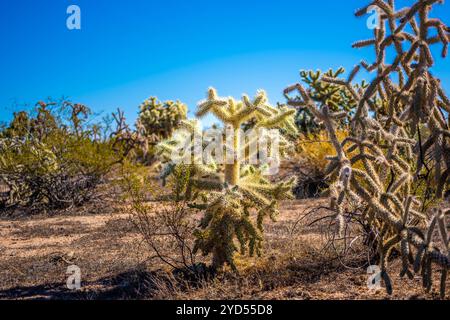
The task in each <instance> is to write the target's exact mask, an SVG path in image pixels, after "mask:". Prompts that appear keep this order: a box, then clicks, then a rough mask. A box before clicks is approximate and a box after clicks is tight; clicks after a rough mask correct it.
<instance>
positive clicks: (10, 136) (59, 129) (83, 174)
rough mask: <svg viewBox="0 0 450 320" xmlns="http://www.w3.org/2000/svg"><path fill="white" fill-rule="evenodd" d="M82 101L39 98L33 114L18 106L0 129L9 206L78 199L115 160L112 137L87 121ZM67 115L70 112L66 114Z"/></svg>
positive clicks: (0, 166) (0, 172)
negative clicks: (107, 137) (100, 133)
mask: <svg viewBox="0 0 450 320" xmlns="http://www.w3.org/2000/svg"><path fill="white" fill-rule="evenodd" d="M89 114H90V110H89V109H88V108H87V107H86V106H84V105H81V104H73V103H70V102H67V101H63V102H58V103H56V102H51V103H44V102H40V103H38V104H37V108H36V111H35V115H33V114H32V113H30V112H25V111H22V112H18V113H16V114H15V115H14V118H13V120H12V122H11V124H10V125H9V126H7V127H6V128H4V130H3V131H2V132H1V133H0V150H1V152H0V177H1V180H2V181H3V184H4V185H6V186H7V189H8V190H9V192H8V197H7V198H8V199H7V200H6V201H5V203H4V206H5V207H6V208H14V207H18V206H19V207H23V208H27V209H33V208H36V209H39V208H49V209H61V208H68V207H70V206H74V205H75V206H76V205H80V204H82V203H84V202H86V201H87V200H89V199H90V198H91V196H92V195H93V192H92V191H93V189H94V188H95V187H96V186H97V185H98V184H99V183H101V181H102V178H103V177H104V176H105V174H107V173H108V172H109V170H110V169H111V167H112V165H113V164H114V163H115V162H116V161H117V158H116V154H115V153H114V152H113V150H112V148H111V143H110V142H109V141H106V140H100V139H97V138H99V137H98V136H97V138H94V136H95V135H96V134H97V133H98V132H97V131H96V130H97V129H98V126H96V127H90V126H85V121H86V119H87V118H88V116H89ZM65 115H67V117H64V116H65Z"/></svg>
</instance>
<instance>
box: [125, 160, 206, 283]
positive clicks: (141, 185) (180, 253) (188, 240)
mask: <svg viewBox="0 0 450 320" xmlns="http://www.w3.org/2000/svg"><path fill="white" fill-rule="evenodd" d="M120 185H121V187H122V188H123V189H124V191H125V193H124V195H125V199H124V200H126V207H127V210H128V212H129V214H130V219H131V222H132V223H133V225H134V226H135V230H136V231H137V232H138V233H139V234H140V235H141V236H142V239H143V240H144V241H145V243H146V245H147V247H148V248H149V249H150V251H151V253H152V257H151V258H155V259H159V260H160V261H161V262H163V263H164V264H166V265H167V266H169V267H171V268H172V269H173V270H174V271H180V270H183V271H185V272H191V273H192V274H193V275H198V276H200V275H201V274H200V273H201V270H200V266H201V265H200V264H198V263H197V260H198V259H197V256H196V254H195V253H194V250H193V249H194V236H193V233H194V230H195V228H196V226H197V225H198V218H197V217H198V215H197V210H196V209H193V208H190V207H189V206H188V205H187V202H186V201H183V200H182V199H178V201H177V199H172V200H175V201H161V194H163V193H164V191H163V190H162V187H161V186H160V185H159V184H158V183H157V181H155V179H153V177H152V176H151V175H150V174H149V171H148V169H147V168H146V167H143V166H139V165H136V164H131V163H129V162H126V163H124V166H123V167H122V174H121V181H120ZM149 186H151V187H150V188H149ZM178 187H179V185H178V184H171V185H170V187H169V189H172V188H178ZM173 194H176V191H175V190H174V191H173ZM197 269H198V270H197ZM203 271H205V270H203Z"/></svg>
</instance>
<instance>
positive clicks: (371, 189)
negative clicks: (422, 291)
mask: <svg viewBox="0 0 450 320" xmlns="http://www.w3.org/2000/svg"><path fill="white" fill-rule="evenodd" d="M441 2H442V1H437V0H418V1H417V2H415V3H414V4H413V5H412V6H411V7H408V8H404V9H401V10H396V8H395V4H394V1H393V0H388V1H383V0H374V1H372V2H371V3H370V4H369V5H368V6H366V7H364V8H362V9H360V10H358V11H357V13H356V15H357V16H360V15H363V14H364V13H365V12H366V10H367V8H369V7H370V6H376V7H377V8H378V10H379V11H380V12H381V15H380V20H381V21H380V26H379V28H377V29H375V32H374V38H373V39H369V40H364V41H359V42H357V43H355V44H354V45H353V46H354V47H356V48H361V47H366V46H374V47H375V53H376V60H375V62H374V63H373V64H369V63H367V62H365V61H362V62H361V64H360V65H358V66H356V67H355V68H354V69H353V71H352V72H351V73H350V76H349V77H348V78H347V79H339V78H337V77H330V76H323V77H322V78H321V80H322V81H323V82H326V83H330V84H335V85H340V86H342V87H344V88H346V89H347V90H348V91H349V92H350V93H351V95H352V96H353V99H354V101H355V102H356V111H355V113H354V115H353V117H352V119H351V125H350V130H349V131H350V132H349V136H348V137H347V138H346V139H344V140H343V141H338V139H337V136H336V127H337V125H338V123H339V119H340V118H341V117H342V116H344V115H342V114H341V113H340V112H334V111H333V105H332V104H331V105H330V103H329V102H327V101H320V102H317V101H315V100H314V99H313V97H312V96H311V94H310V93H309V92H308V91H307V90H305V89H304V88H303V86H302V85H301V84H296V85H293V86H290V87H289V88H287V89H286V92H285V93H286V95H287V96H288V97H290V99H289V103H290V104H291V105H293V106H302V107H306V108H308V109H309V110H310V111H311V112H312V113H313V114H314V116H315V117H316V118H317V119H319V120H320V121H322V122H323V124H324V125H325V127H326V129H327V131H328V134H329V137H330V140H331V141H332V143H333V146H334V148H335V150H336V156H333V157H330V158H329V160H330V163H329V166H328V168H327V174H329V175H330V176H332V177H335V181H336V182H335V183H334V184H333V186H332V190H331V206H332V207H333V208H334V209H335V210H336V219H337V221H338V222H339V223H343V220H344V219H342V212H343V210H344V206H345V205H346V203H347V202H356V203H358V204H359V205H360V206H361V207H362V208H363V209H362V213H363V218H364V220H365V221H366V222H367V223H368V224H369V225H370V228H371V229H372V230H373V231H374V232H375V234H376V235H377V237H378V242H377V243H378V244H377V250H378V252H379V257H380V264H381V276H382V278H383V280H384V283H385V287H386V289H387V292H388V293H391V292H392V284H391V280H390V277H389V271H388V269H389V268H388V261H389V260H388V258H389V257H390V253H391V251H392V250H393V249H394V248H395V249H397V251H398V252H400V254H401V258H402V265H403V267H402V270H401V274H400V275H401V276H405V275H406V276H408V277H409V278H412V277H413V272H416V273H417V272H421V275H422V278H423V285H424V287H425V288H426V290H430V289H431V286H432V276H431V275H432V270H433V269H432V265H433V264H436V265H438V266H439V268H440V269H441V272H442V276H441V284H440V288H441V290H440V291H441V296H444V295H445V284H446V283H445V282H446V277H447V271H448V268H449V267H450V256H449V253H448V249H449V246H448V243H449V232H448V229H447V226H446V222H445V217H446V215H447V214H448V213H450V210H448V209H444V207H445V206H444V203H445V202H444V201H443V200H444V199H443V198H444V191H445V189H446V188H447V187H448V182H449V179H448V177H449V173H450V152H449V151H450V150H449V144H448V142H449V140H448V139H449V138H450V131H449V125H450V123H449V117H448V112H449V111H450V100H449V99H448V97H447V96H446V95H445V93H444V90H443V89H442V87H441V85H440V81H439V80H438V79H437V78H435V77H434V76H433V74H432V73H431V72H430V68H431V67H432V66H433V64H434V60H433V57H432V54H431V50H430V46H431V45H434V44H438V43H440V44H441V45H442V57H445V56H446V55H447V47H448V42H449V41H450V28H449V27H447V26H446V25H445V24H444V23H443V22H441V21H440V20H438V19H434V18H430V17H429V12H430V10H431V7H432V6H433V5H435V4H437V3H441ZM433 30H436V35H435V36H433V35H432V34H433V32H432V31H433ZM388 50H391V51H392V52H395V57H394V59H393V61H392V62H391V63H387V62H386V60H387V57H388V54H387V51H388ZM361 67H362V68H365V69H366V70H367V71H368V72H376V76H375V78H374V79H373V80H372V81H371V82H370V84H369V85H368V86H367V87H361V88H358V89H355V88H354V86H353V85H352V84H351V82H352V80H353V78H354V77H355V75H356V73H357V72H359V71H360V69H361ZM294 90H297V91H298V92H299V93H300V95H299V96H298V97H293V98H292V97H291V96H290V95H289V94H290V92H292V91H294ZM423 185H425V188H423ZM418 186H419V187H418ZM420 186H422V188H420ZM424 189H425V190H424ZM436 227H437V228H438V231H439V234H440V235H441V241H440V242H441V243H440V244H439V243H437V242H433V240H434V238H433V235H434V233H435V229H436ZM338 229H341V228H338ZM414 254H415V257H414Z"/></svg>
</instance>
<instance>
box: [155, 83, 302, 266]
mask: <svg viewBox="0 0 450 320" xmlns="http://www.w3.org/2000/svg"><path fill="white" fill-rule="evenodd" d="M208 113H212V114H214V115H215V116H216V117H217V118H218V119H219V120H220V121H221V122H222V123H223V124H224V128H223V130H224V132H225V128H227V127H230V128H231V129H232V131H233V146H232V149H233V150H238V148H239V145H240V139H241V138H243V137H241V136H240V135H241V133H240V131H239V129H240V128H241V125H242V124H243V123H244V122H247V121H249V120H253V121H254V127H255V128H258V127H261V128H276V129H280V130H282V131H283V132H285V133H288V134H291V135H292V134H295V133H296V127H295V124H294V119H293V114H294V113H295V110H293V109H290V108H288V107H285V106H283V107H281V108H275V107H272V106H271V105H270V104H269V103H268V102H267V98H266V94H265V92H263V91H260V92H258V94H257V95H256V97H255V98H254V99H250V98H249V97H248V96H246V95H244V96H243V98H242V100H240V101H236V100H235V99H233V98H221V97H219V96H218V95H217V93H216V91H215V89H212V88H211V89H209V91H208V95H207V99H206V100H204V101H202V102H200V103H199V105H198V109H197V116H198V117H203V116H205V115H206V114H208ZM182 126H183V127H184V128H185V130H186V132H188V133H193V132H195V131H196V130H197V131H198V128H197V126H196V124H195V122H183V123H182ZM280 140H281V141H280V149H281V151H283V152H286V151H287V150H288V149H289V147H290V143H289V142H288V141H287V140H286V139H284V138H281V139H280ZM178 146H179V140H177V139H176V137H175V139H173V140H169V141H165V142H163V143H161V144H160V145H159V148H160V149H161V153H162V156H163V158H165V159H166V160H170V158H171V154H172V151H173V150H174V149H176V148H177V147H178ZM250 156H251V155H250V154H248V153H246V155H245V157H242V158H239V157H235V158H234V161H233V163H229V164H225V165H221V164H216V163H213V162H212V161H210V162H208V163H196V162H195V161H193V163H192V164H178V165H174V164H171V163H170V162H169V163H168V164H167V166H166V168H165V172H164V173H163V175H164V176H170V175H171V174H174V173H175V174H176V175H177V179H178V180H179V181H180V183H181V184H182V185H183V187H182V188H181V189H183V191H184V192H185V194H186V195H187V197H189V199H190V200H192V202H193V205H195V206H196V207H198V208H202V209H203V210H204V217H203V219H202V221H201V225H200V227H199V228H198V229H197V230H196V231H195V236H196V238H197V240H196V243H195V250H200V251H201V252H202V253H203V254H204V255H208V254H210V253H211V254H212V255H213V263H212V264H213V267H214V268H216V269H220V268H222V267H223V266H224V265H225V264H229V265H230V266H231V268H233V269H235V268H236V267H235V263H234V254H235V252H236V251H240V252H241V254H245V253H246V252H249V254H250V255H253V254H254V253H257V254H260V253H261V245H262V240H263V236H262V233H263V220H264V218H265V217H266V216H269V217H270V218H272V219H274V218H275V216H276V215H277V213H278V201H279V200H282V199H286V198H290V197H291V189H292V186H293V184H294V182H295V179H290V180H288V181H282V182H279V183H273V182H270V181H269V180H268V179H267V178H265V177H264V176H263V174H262V169H263V168H259V167H258V166H252V165H246V160H248V158H249V157H250ZM195 157H196V154H195V153H194V154H192V158H193V160H195Z"/></svg>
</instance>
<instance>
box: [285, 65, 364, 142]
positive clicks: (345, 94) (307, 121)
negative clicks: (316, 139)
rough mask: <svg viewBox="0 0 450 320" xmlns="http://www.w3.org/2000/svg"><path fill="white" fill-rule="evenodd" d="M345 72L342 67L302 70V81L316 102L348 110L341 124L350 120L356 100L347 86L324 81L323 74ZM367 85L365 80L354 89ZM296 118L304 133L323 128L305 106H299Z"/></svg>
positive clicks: (337, 109)
mask: <svg viewBox="0 0 450 320" xmlns="http://www.w3.org/2000/svg"><path fill="white" fill-rule="evenodd" d="M344 72H345V69H344V68H342V67H341V68H339V69H338V70H336V71H333V70H332V69H329V70H328V71H326V72H325V73H322V72H321V71H320V70H317V71H312V70H310V71H306V70H301V71H300V77H301V79H302V82H303V83H305V84H306V85H307V86H308V90H307V91H308V93H309V94H310V97H311V98H312V99H313V100H314V101H315V102H316V103H324V104H326V105H328V106H329V107H330V108H331V110H332V111H333V112H337V111H346V112H347V113H346V115H345V116H344V117H342V118H341V119H340V121H339V122H340V124H341V125H346V124H347V123H348V122H349V119H350V118H351V115H352V113H353V112H354V109H355V108H356V105H357V104H356V101H355V99H354V97H353V96H352V94H351V93H350V91H349V90H348V89H347V88H345V87H342V86H340V85H338V84H334V83H329V82H325V81H322V76H326V77H333V78H336V77H339V76H340V75H342V74H343V73H344ZM365 86H366V83H365V82H364V81H363V82H362V83H360V84H356V85H354V86H353V89H354V90H358V89H359V88H364V87H365ZM286 98H287V99H289V100H290V101H291V105H292V98H291V97H289V96H286ZM297 98H300V97H297ZM295 118H296V120H295V122H296V124H297V126H298V127H299V128H300V129H301V131H302V132H303V133H315V132H317V131H318V130H319V129H321V127H320V126H319V124H318V123H317V121H316V119H315V117H314V115H313V114H312V113H311V111H309V109H308V108H305V107H304V106H298V110H297V115H296V117H295Z"/></svg>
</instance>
